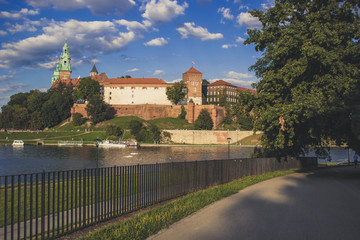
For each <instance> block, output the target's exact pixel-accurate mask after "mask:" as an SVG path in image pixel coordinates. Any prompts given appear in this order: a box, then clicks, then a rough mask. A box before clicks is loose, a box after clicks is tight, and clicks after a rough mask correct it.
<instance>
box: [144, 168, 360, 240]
mask: <svg viewBox="0 0 360 240" xmlns="http://www.w3.org/2000/svg"><path fill="white" fill-rule="evenodd" d="M148 239H149V240H162V239H164V240H173V239H174V240H181V239H184V240H185V239H186V240H192V239H193V240H205V239H206V240H218V239H219V240H220V239H221V240H232V239H242V240H248V239H251V240H257V239H266V240H271V239H274V240H275V239H276V240H282V239H294V240H297V239H299V240H300V239H301V240H304V239H326V240H331V239H334V240H335V239H336V240H339V239H341V240H347V239H349V240H350V239H351V240H352V239H360V168H354V167H339V168H327V169H320V170H316V171H313V172H307V173H296V174H291V175H287V176H284V177H279V178H275V179H271V180H268V181H264V182H261V183H258V184H256V185H253V186H251V187H248V188H246V189H244V190H241V191H240V192H239V193H237V194H234V195H232V196H230V197H228V198H225V199H222V200H220V201H217V202H215V203H213V204H211V205H209V206H207V207H205V208H203V209H201V210H199V211H198V212H196V213H194V214H192V215H191V216H189V217H187V218H185V219H183V220H181V221H179V222H177V223H175V224H173V225H172V226H170V227H169V228H168V229H165V230H162V231H160V232H159V233H158V234H156V235H154V236H151V237H150V238H148Z"/></svg>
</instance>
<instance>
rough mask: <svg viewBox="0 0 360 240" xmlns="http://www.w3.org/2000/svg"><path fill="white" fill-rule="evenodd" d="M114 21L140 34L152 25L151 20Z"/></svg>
mask: <svg viewBox="0 0 360 240" xmlns="http://www.w3.org/2000/svg"><path fill="white" fill-rule="evenodd" d="M114 22H115V23H117V24H119V25H121V26H125V27H126V29H127V30H128V31H130V32H138V33H141V34H142V33H143V32H145V31H148V29H149V28H150V27H151V25H152V24H151V22H150V21H147V20H145V21H143V22H142V23H140V22H137V21H128V20H125V19H120V20H115V21H114Z"/></svg>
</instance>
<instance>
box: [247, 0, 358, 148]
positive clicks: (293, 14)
mask: <svg viewBox="0 0 360 240" xmlns="http://www.w3.org/2000/svg"><path fill="white" fill-rule="evenodd" d="M359 12H360V11H359V1H353V0H328V1H322V0H313V1H299V0H287V1H275V6H274V7H272V8H270V9H268V10H267V11H266V12H264V11H260V10H253V11H251V12H250V13H251V15H252V16H253V17H257V18H258V19H259V20H260V22H261V23H262V28H261V29H251V30H248V35H249V38H248V39H247V40H246V41H245V44H254V45H255V50H256V51H260V52H262V57H261V58H259V59H258V60H257V62H256V63H255V64H254V65H253V66H252V67H251V68H250V69H251V70H253V71H255V73H256V75H257V77H258V78H259V79H260V81H259V82H258V84H257V91H258V94H257V99H258V101H257V104H256V111H255V115H256V120H255V125H256V126H257V129H260V130H262V131H264V137H263V139H262V145H263V147H264V151H265V153H267V154H269V155H298V154H301V153H304V152H305V151H306V149H308V147H309V146H318V147H321V146H323V145H324V144H327V143H328V142H329V141H330V140H335V141H336V143H337V144H341V143H348V144H349V145H350V147H352V148H353V149H354V150H355V151H356V152H357V153H360V139H359V136H360V135H359V133H360V126H359V120H360V117H359V116H360V105H359V103H360V101H359V100H360V90H359V89H360V42H359V40H360V39H359V38H360V18H359ZM319 149H320V148H319Z"/></svg>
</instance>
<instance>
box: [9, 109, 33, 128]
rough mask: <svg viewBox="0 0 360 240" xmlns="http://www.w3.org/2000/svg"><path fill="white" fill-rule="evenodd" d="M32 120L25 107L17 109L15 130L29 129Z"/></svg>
mask: <svg viewBox="0 0 360 240" xmlns="http://www.w3.org/2000/svg"><path fill="white" fill-rule="evenodd" d="M29 120H30V116H29V113H28V111H27V109H26V108H25V107H16V108H15V109H14V112H13V124H14V128H15V129H27V127H28V122H29Z"/></svg>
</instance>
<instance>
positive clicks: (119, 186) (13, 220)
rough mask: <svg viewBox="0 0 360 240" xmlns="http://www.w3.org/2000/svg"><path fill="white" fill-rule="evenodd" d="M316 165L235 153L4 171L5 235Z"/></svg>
mask: <svg viewBox="0 0 360 240" xmlns="http://www.w3.org/2000/svg"><path fill="white" fill-rule="evenodd" d="M316 165H317V159H316V158H286V159H275V158H261V159H232V160H212V161H199V162H176V163H163V164H149V165H135V166H121V167H118V166H114V167H109V168H95V169H83V170H70V171H59V172H43V173H34V174H22V175H11V176H1V177H0V238H3V239H52V238H57V237H59V236H62V235H65V234H67V233H70V232H73V231H76V230H78V229H81V228H84V227H87V226H90V225H93V224H96V223H98V222H101V221H105V220H108V219H111V218H114V217H117V216H120V215H123V214H126V213H129V212H132V211H135V210H137V209H140V208H143V207H147V206H150V205H152V204H155V203H158V202H161V201H164V200H168V199H171V198H174V197H177V196H180V195H184V194H186V193H188V192H192V191H195V190H198V189H202V188H206V187H208V186H211V185H215V184H221V183H226V182H229V181H231V180H234V179H238V178H242V177H244V176H249V175H255V174H262V173H266V172H272V171H278V170H285V169H291V168H306V167H313V166H316Z"/></svg>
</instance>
